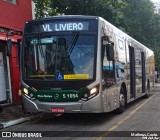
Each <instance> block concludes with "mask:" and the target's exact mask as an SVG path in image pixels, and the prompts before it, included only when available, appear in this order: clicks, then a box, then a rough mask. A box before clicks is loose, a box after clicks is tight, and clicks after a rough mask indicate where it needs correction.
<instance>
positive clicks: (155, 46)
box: [33, 0, 160, 68]
mask: <svg viewBox="0 0 160 140" xmlns="http://www.w3.org/2000/svg"><path fill="white" fill-rule="evenodd" d="M33 1H34V2H35V6H36V8H35V13H36V14H35V15H36V18H41V17H47V16H54V15H61V14H65V15H94V16H101V17H103V18H104V19H106V20H107V21H109V22H110V23H112V24H114V25H115V26H117V27H122V28H123V29H124V30H125V32H126V33H128V34H129V35H130V36H132V37H133V38H135V39H136V40H138V41H139V42H141V43H142V44H144V45H146V46H147V47H149V48H150V49H152V50H153V51H154V52H155V58H156V67H159V68H160V55H159V53H160V39H159V38H160V15H157V14H154V6H153V3H152V2H151V1H150V0H33Z"/></svg>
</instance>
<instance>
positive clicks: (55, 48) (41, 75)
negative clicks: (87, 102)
mask: <svg viewBox="0 0 160 140" xmlns="http://www.w3.org/2000/svg"><path fill="white" fill-rule="evenodd" d="M95 40H96V35H94V34H80V32H76V31H75V32H70V33H68V34H67V35H66V34H62V33H61V34H59V35H57V34H56V35H53V36H51V35H50V36H48V35H46V36H44V35H43V36H40V35H35V36H32V37H25V39H24V63H23V64H24V67H23V75H24V79H26V80H33V79H35V80H38V79H40V80H56V81H57V80H64V81H65V80H91V79H93V75H94V65H95V64H94V63H95V62H94V60H95V53H94V52H95V49H96V42H95Z"/></svg>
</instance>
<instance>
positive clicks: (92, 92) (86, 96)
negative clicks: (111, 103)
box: [81, 86, 99, 101]
mask: <svg viewBox="0 0 160 140" xmlns="http://www.w3.org/2000/svg"><path fill="white" fill-rule="evenodd" d="M98 92H99V89H98V86H95V87H93V88H92V89H90V90H87V91H85V92H84V94H83V97H82V98H81V99H82V100H84V101H86V100H89V99H91V98H93V97H94V96H96V95H97V94H98Z"/></svg>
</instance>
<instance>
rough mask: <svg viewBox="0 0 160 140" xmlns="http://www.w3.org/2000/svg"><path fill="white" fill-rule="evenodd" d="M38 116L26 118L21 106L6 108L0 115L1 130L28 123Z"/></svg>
mask: <svg viewBox="0 0 160 140" xmlns="http://www.w3.org/2000/svg"><path fill="white" fill-rule="evenodd" d="M38 116H39V115H38V114H33V115H29V116H26V114H25V113H24V112H23V110H22V106H21V105H10V106H5V107H3V111H2V112H1V113H0V129H3V128H6V127H9V126H12V125H16V124H18V123H22V122H24V121H28V120H30V119H33V118H36V117H38Z"/></svg>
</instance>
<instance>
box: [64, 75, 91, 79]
mask: <svg viewBox="0 0 160 140" xmlns="http://www.w3.org/2000/svg"><path fill="white" fill-rule="evenodd" d="M64 79H89V74H68V75H64Z"/></svg>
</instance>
